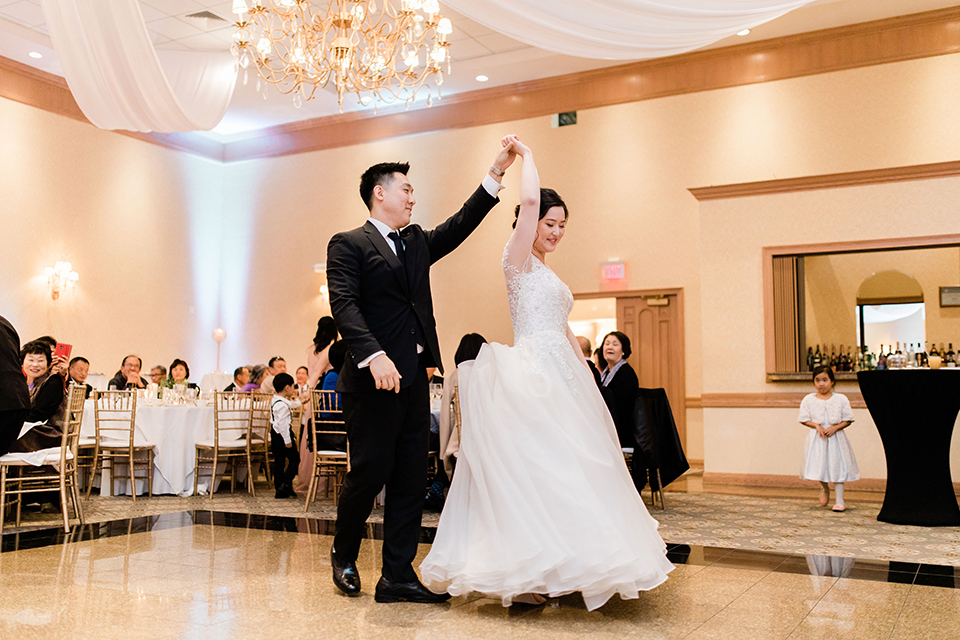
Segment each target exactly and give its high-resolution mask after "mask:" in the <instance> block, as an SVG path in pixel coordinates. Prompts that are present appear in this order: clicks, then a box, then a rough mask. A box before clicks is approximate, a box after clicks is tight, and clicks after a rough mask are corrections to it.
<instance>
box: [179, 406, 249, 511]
mask: <svg viewBox="0 0 960 640" xmlns="http://www.w3.org/2000/svg"><path fill="white" fill-rule="evenodd" d="M252 395H253V394H251V393H249V392H242V391H217V392H215V393H214V398H213V440H206V441H201V442H198V443H197V444H196V463H195V464H194V467H193V493H194V495H196V493H197V487H198V482H199V480H200V476H201V471H202V470H204V469H209V470H210V492H209V493H210V498H211V499H213V494H214V491H215V489H216V487H217V480H218V478H219V475H218V474H217V467H218V465H219V464H220V463H221V462H222V463H225V465H226V467H227V469H224V475H223V479H225V478H226V473H227V471H228V470H229V474H230V493H233V492H234V490H235V489H236V483H237V470H238V465H237V463H238V462H241V463H243V464H241V465H239V468H245V469H246V470H247V491H248V492H250V493H251V494H254V495H256V494H255V493H254V491H255V490H254V488H253V473H252V471H251V466H250V460H251V437H250V435H251V429H250V425H251V419H252V415H253V406H254V401H253V397H252Z"/></svg>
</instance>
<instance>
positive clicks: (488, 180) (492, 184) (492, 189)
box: [480, 173, 506, 198]
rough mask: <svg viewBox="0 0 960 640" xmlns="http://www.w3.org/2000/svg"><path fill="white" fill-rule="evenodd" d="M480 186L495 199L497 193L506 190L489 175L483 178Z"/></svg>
mask: <svg viewBox="0 0 960 640" xmlns="http://www.w3.org/2000/svg"><path fill="white" fill-rule="evenodd" d="M480 184H482V185H483V188H484V189H486V190H487V193H489V194H490V196H491V197H493V198H496V197H497V194H498V193H500V192H501V191H502V190H504V189H506V187H505V186H503V185H502V184H500V183H499V182H497V181H496V180H494V179H493V178H492V177H490V174H489V173H488V174H487V175H485V176H483V182H481V183H480Z"/></svg>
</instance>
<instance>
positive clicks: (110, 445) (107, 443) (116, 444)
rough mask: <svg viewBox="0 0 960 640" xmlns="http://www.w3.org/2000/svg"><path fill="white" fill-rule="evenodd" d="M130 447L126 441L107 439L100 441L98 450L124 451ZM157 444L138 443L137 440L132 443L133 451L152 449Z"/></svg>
mask: <svg viewBox="0 0 960 640" xmlns="http://www.w3.org/2000/svg"><path fill="white" fill-rule="evenodd" d="M129 446H130V443H129V442H127V441H126V440H111V439H109V438H101V439H100V448H101V449H126V448H128V447H129ZM156 446H157V444H156V443H155V442H138V441H137V440H134V441H133V448H134V449H153V448H154V447H156Z"/></svg>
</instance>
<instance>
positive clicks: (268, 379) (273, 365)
mask: <svg viewBox="0 0 960 640" xmlns="http://www.w3.org/2000/svg"><path fill="white" fill-rule="evenodd" d="M286 372H287V361H286V360H284V359H283V357H282V356H276V357H273V358H270V361H269V362H268V363H267V375H266V376H264V378H263V382H261V383H260V390H261V391H263V392H264V393H274V388H273V378H274V376H276V375H277V374H278V373H286Z"/></svg>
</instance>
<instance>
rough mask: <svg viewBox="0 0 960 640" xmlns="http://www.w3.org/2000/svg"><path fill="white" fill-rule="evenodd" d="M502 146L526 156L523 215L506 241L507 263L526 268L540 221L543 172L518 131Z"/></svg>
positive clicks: (504, 141)
mask: <svg viewBox="0 0 960 640" xmlns="http://www.w3.org/2000/svg"><path fill="white" fill-rule="evenodd" d="M503 146H504V147H509V146H512V147H513V149H514V151H516V152H517V155H518V156H520V157H521V158H522V159H523V168H522V169H521V170H520V215H519V216H518V217H517V226H516V228H515V229H514V230H513V234H512V235H511V236H510V240H509V241H508V242H507V254H506V260H507V263H508V264H510V265H511V266H513V267H516V268H517V269H523V264H524V263H525V262H526V261H527V256H529V255H530V250H531V249H532V248H533V241H534V240H535V239H536V237H537V222H538V221H539V220H540V176H539V175H538V174H537V165H536V164H535V163H534V161H533V152H532V151H531V150H530V147H528V146H526V145H525V144H523V143H522V142H520V138H518V137H517V136H515V135H509V136H506V137H505V138H504V139H503Z"/></svg>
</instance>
